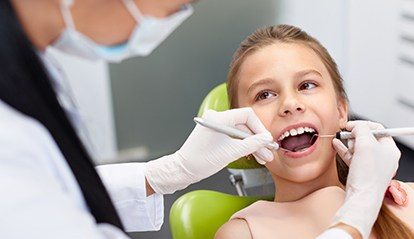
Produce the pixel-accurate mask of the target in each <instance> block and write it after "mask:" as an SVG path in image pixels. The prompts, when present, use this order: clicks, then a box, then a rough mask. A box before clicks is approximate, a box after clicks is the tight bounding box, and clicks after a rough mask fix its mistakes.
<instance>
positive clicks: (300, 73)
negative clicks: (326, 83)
mask: <svg viewBox="0 0 414 239" xmlns="http://www.w3.org/2000/svg"><path fill="white" fill-rule="evenodd" d="M308 74H317V75H319V76H320V77H322V74H321V73H320V72H319V71H317V70H314V69H307V70H302V71H298V72H296V73H295V78H296V79H297V78H301V77H303V76H306V75H308ZM322 78H323V77H322Z"/></svg>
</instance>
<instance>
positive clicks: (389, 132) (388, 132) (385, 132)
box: [318, 127, 414, 139]
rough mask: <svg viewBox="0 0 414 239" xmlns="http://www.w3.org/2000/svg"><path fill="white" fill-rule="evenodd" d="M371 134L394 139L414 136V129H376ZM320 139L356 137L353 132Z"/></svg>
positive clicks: (343, 132)
mask: <svg viewBox="0 0 414 239" xmlns="http://www.w3.org/2000/svg"><path fill="white" fill-rule="evenodd" d="M371 133H372V134H373V135H374V136H375V137H376V138H380V137H388V136H391V137H394V136H402V135H414V127H407V128H390V129H376V130H371ZM318 137H322V138H329V137H335V138H337V139H353V138H354V136H353V135H352V133H351V132H347V131H339V132H337V133H336V134H330V135H329V134H327V135H318Z"/></svg>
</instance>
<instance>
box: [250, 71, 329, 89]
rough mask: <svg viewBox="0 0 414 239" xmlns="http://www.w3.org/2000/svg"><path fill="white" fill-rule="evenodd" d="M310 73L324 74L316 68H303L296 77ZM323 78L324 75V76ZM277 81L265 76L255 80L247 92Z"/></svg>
mask: <svg viewBox="0 0 414 239" xmlns="http://www.w3.org/2000/svg"><path fill="white" fill-rule="evenodd" d="M308 74H316V75H318V76H320V77H322V74H321V73H320V72H319V71H317V70H314V69H307V70H302V71H298V72H296V73H295V75H294V78H295V79H298V78H301V77H303V76H306V75H308ZM322 78H323V77H322ZM273 83H275V80H274V79H272V78H264V79H261V80H258V81H255V82H254V83H253V84H251V85H250V86H249V88H248V89H247V93H250V91H253V90H254V89H256V88H257V87H259V86H261V85H268V84H273Z"/></svg>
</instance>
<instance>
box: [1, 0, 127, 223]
mask: <svg viewBox="0 0 414 239" xmlns="http://www.w3.org/2000/svg"><path fill="white" fill-rule="evenodd" d="M0 100H1V101H3V102H5V103H6V104H8V105H10V106H11V107H12V108H14V109H15V110H17V111H19V112H21V113H22V114H24V115H26V116H29V117H31V118H33V119H35V120H37V121H38V122H40V123H41V124H42V125H43V126H44V127H45V128H46V129H47V130H48V131H49V132H50V134H51V135H52V137H53V139H54V140H55V142H56V144H57V146H58V147H59V149H60V151H61V152H62V154H63V156H64V157H65V159H66V161H67V162H68V164H69V166H70V168H71V169H72V171H73V173H74V175H75V177H76V180H77V181H78V184H79V186H80V188H81V190H82V192H83V195H84V198H85V201H86V203H87V205H88V207H89V209H90V211H91V213H92V215H93V216H94V217H95V219H96V221H97V222H106V223H110V224H113V225H115V226H117V227H119V228H121V229H123V227H122V223H121V221H120V218H119V216H118V214H117V213H116V210H115V207H114V206H113V204H112V203H111V200H110V198H109V194H108V192H107V191H106V189H105V187H104V186H103V183H102V181H101V180H100V178H99V176H98V174H97V172H96V171H95V168H94V165H93V163H92V160H91V157H90V156H89V155H88V153H87V151H86V150H85V147H84V146H83V144H82V142H81V140H80V139H79V137H78V135H77V134H76V131H75V130H74V128H73V126H72V125H71V123H70V121H69V120H68V118H67V116H66V113H65V111H64V110H63V109H62V107H61V106H60V104H59V102H58V100H57V97H56V93H55V91H54V89H53V87H52V85H51V82H50V79H49V77H48V74H47V72H46V71H45V68H44V65H43V63H42V61H41V60H40V58H39V56H38V53H37V49H36V48H35V47H34V46H33V44H31V42H30V40H29V39H28V37H27V36H26V35H25V32H24V30H23V28H22V26H21V24H20V22H19V20H18V17H17V14H16V13H15V11H14V9H13V6H12V4H11V2H10V0H0ZM0 117H1V116H0ZM1 150H6V149H1ZM45 196H46V195H45Z"/></svg>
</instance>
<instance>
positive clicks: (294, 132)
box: [278, 127, 316, 141]
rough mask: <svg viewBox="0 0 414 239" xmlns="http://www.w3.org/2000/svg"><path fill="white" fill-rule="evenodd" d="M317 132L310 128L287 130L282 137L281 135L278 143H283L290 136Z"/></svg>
mask: <svg viewBox="0 0 414 239" xmlns="http://www.w3.org/2000/svg"><path fill="white" fill-rule="evenodd" d="M315 131H316V130H315V129H313V128H310V127H298V128H296V129H291V130H287V131H285V132H284V133H283V134H282V135H280V137H279V139H278V141H282V140H283V139H284V138H286V137H288V136H295V135H298V134H303V133H305V132H309V133H313V132H315Z"/></svg>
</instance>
